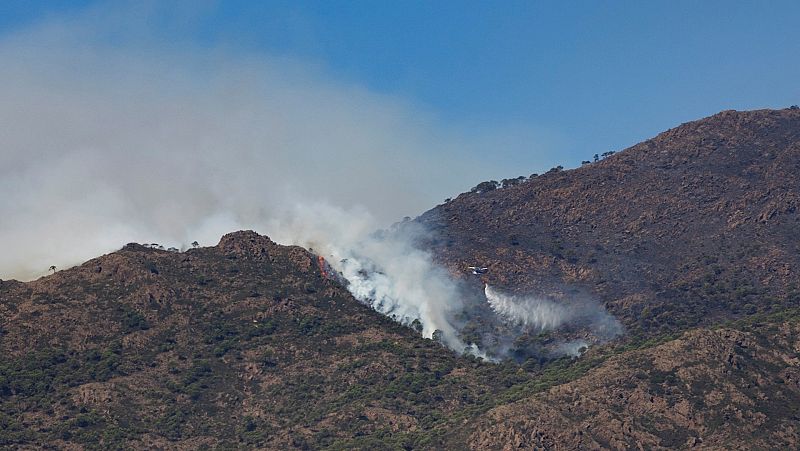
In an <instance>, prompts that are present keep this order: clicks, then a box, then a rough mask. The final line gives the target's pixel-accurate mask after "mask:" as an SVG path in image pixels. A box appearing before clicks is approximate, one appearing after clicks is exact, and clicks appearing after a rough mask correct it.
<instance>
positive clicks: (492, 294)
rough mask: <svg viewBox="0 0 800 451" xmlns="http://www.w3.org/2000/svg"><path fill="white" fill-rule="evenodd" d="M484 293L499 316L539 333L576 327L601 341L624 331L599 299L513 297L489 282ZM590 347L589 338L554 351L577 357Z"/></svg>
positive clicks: (574, 341) (564, 344)
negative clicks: (557, 301)
mask: <svg viewBox="0 0 800 451" xmlns="http://www.w3.org/2000/svg"><path fill="white" fill-rule="evenodd" d="M484 293H485V295H486V300H487V301H488V302H489V306H490V307H491V309H492V311H494V312H495V313H496V314H497V315H498V316H500V317H502V318H503V319H504V320H505V321H506V322H508V323H510V324H516V325H521V326H522V327H524V328H525V329H528V330H532V331H535V332H547V331H552V330H556V329H559V328H561V327H565V326H568V325H569V326H576V327H579V328H585V329H587V330H588V331H590V332H591V335H592V336H593V338H594V340H596V342H597V343H603V342H606V341H608V340H611V339H613V338H615V337H617V336H619V335H621V334H622V333H623V331H624V329H623V327H622V324H621V323H620V322H619V321H618V320H617V319H616V318H614V316H613V315H611V314H610V313H608V312H607V311H606V309H605V308H603V306H602V305H600V304H598V303H596V302H591V301H587V300H583V299H578V300H572V301H569V302H566V303H556V302H554V301H551V300H548V299H543V298H540V297H535V296H510V295H507V294H503V293H499V292H497V291H496V290H495V289H493V288H492V287H490V286H489V285H486V286H485V288H484ZM588 346H589V343H588V342H587V341H585V340H573V341H567V342H561V343H559V344H558V345H557V346H556V347H555V349H554V353H555V354H557V355H571V356H574V357H577V356H579V355H580V354H582V349H586V348H588Z"/></svg>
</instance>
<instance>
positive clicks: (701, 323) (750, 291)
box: [0, 109, 800, 450]
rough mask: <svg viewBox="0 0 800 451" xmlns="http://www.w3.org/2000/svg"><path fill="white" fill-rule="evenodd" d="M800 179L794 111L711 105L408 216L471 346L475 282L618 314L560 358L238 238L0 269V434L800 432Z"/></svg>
mask: <svg viewBox="0 0 800 451" xmlns="http://www.w3.org/2000/svg"><path fill="white" fill-rule="evenodd" d="M798 170H800V111H798V110H791V109H790V110H781V111H752V112H723V113H720V114H717V115H715V116H712V117H709V118H706V119H702V120H699V121H695V122H691V123H688V124H684V125H681V126H680V127H677V128H675V129H672V130H669V131H667V132H665V133H662V134H661V135H659V136H657V137H655V138H653V139H652V140H649V141H646V142H644V143H641V144H638V145H636V146H633V147H631V148H629V149H626V150H625V151H621V152H618V153H616V154H614V155H612V156H609V157H607V158H605V159H603V160H601V161H598V162H596V163H591V164H588V165H584V166H582V167H580V168H578V169H575V170H569V171H562V170H554V171H551V172H549V173H547V174H544V175H540V176H537V177H532V178H529V179H527V178H526V179H525V180H524V181H522V180H518V179H515V181H513V182H512V181H508V182H507V183H506V185H507V186H506V187H504V188H495V187H494V184H482V185H481V187H482V188H481V189H477V190H473V191H472V192H469V193H464V194H462V195H460V196H458V197H457V198H456V199H454V200H452V201H449V202H447V203H445V204H443V205H440V206H437V207H436V208H434V209H432V210H431V211H428V212H426V213H425V214H423V215H422V216H421V217H420V218H418V219H417V220H416V222H417V223H420V224H423V225H425V226H426V227H427V229H429V230H430V231H431V232H432V234H431V235H430V236H428V237H426V238H424V239H423V241H422V242H421V244H422V245H424V246H426V247H425V248H426V249H430V250H431V251H432V252H433V255H434V256H435V258H436V259H437V260H438V261H439V262H440V263H441V264H442V265H444V266H446V267H447V268H448V269H449V271H450V272H451V273H452V274H453V275H455V276H456V277H458V278H460V279H461V281H462V282H463V284H462V285H463V287H464V297H465V302H464V306H465V311H464V312H460V314H459V320H460V321H463V323H464V324H463V329H462V330H461V333H462V334H463V335H464V336H465V337H466V336H468V338H469V340H465V342H472V341H473V339H474V341H478V340H480V339H483V338H487V337H489V338H491V337H490V336H491V333H490V332H491V330H492V329H491V328H492V327H495V328H499V327H505V326H503V325H502V324H501V323H502V321H499V320H497V318H493V317H492V315H494V314H493V312H492V310H490V309H489V307H488V306H487V299H486V298H485V297H484V296H483V289H484V285H483V282H488V283H489V284H491V286H492V287H497V288H498V290H502V291H503V292H506V293H516V294H532V295H536V296H539V297H542V298H547V299H549V300H552V301H553V302H554V303H559V302H562V301H565V300H570V299H585V300H586V301H587V303H586V304H581V305H586V306H590V305H594V304H591V303H589V302H594V301H596V300H599V301H600V302H601V303H602V304H603V305H604V306H605V307H606V308H607V309H608V310H609V311H610V312H611V313H613V314H614V315H615V316H616V317H618V318H620V319H621V321H622V322H623V323H624V325H625V329H626V332H625V334H624V335H623V336H620V337H617V338H615V339H613V340H611V341H608V342H606V343H592V346H590V347H589V349H588V351H586V352H585V353H584V354H582V355H581V356H580V357H577V358H571V357H560V358H559V357H555V356H552V355H550V356H546V357H545V356H543V355H528V354H525V353H516V354H515V353H513V352H511V353H510V356H511V357H513V358H512V359H509V360H504V361H502V362H499V363H488V362H484V361H482V360H480V359H477V358H475V357H471V356H459V355H456V354H455V353H453V352H452V351H451V350H450V349H448V348H446V347H444V346H442V345H441V344H440V343H439V342H437V341H436V340H429V339H423V338H421V337H420V336H419V333H418V332H416V331H415V330H412V328H408V327H404V326H401V325H399V324H398V323H396V322H394V321H392V320H391V319H389V318H387V317H385V316H383V315H380V314H378V313H377V312H375V311H373V310H372V309H370V308H369V307H368V306H367V305H365V304H363V303H360V302H359V301H357V300H356V299H355V298H353V296H351V294H350V293H349V292H348V291H347V289H346V287H345V286H344V285H343V283H342V282H341V279H340V278H338V277H336V276H335V274H329V271H330V268H329V267H327V266H324V265H323V266H321V265H320V263H319V260H318V257H317V256H316V255H314V254H312V253H310V252H309V251H307V250H305V249H303V248H300V247H296V246H281V245H278V244H276V243H274V242H272V241H271V240H270V239H269V238H267V237H265V236H261V235H258V234H257V233H255V232H250V231H246V232H235V233H231V234H228V235H225V236H224V237H222V239H221V241H220V242H219V244H218V245H217V246H212V247H206V248H197V249H190V250H188V251H185V252H169V251H164V250H159V249H154V248H152V247H147V246H142V245H139V244H129V245H126V246H125V247H123V248H122V249H120V250H119V251H116V252H113V253H110V254H108V255H104V256H101V257H98V258H96V259H93V260H90V261H88V262H86V263H84V264H82V265H80V266H77V267H74V268H71V269H68V270H64V271H59V272H56V273H55V274H52V275H49V276H47V277H43V278H41V279H39V280H36V281H32V282H26V283H23V282H18V281H13V280H12V281H0V355H2V360H0V448H11V449H19V448H22V449H45V448H57V449H251V448H262V449H370V450H374V449H406V450H410V449H532V448H537V447H538V448H543V449H631V448H634V449H635V448H639V449H667V448H676V447H698V448H708V449H731V448H738V449H795V448H797V447H798V445H800V444H799V443H798V441H799V440H800V430H798V428H797V424H798V423H799V422H800V410H798V406H800V293H798V287H797V285H796V284H797V268H798V264H800V261H799V260H800V252H798V251H800V248H799V247H800V244H799V243H798V240H797V239H796V236H797V232H798V229H800V223H798V219H799V218H798V211H797V207H798V204H799V203H800V186H799V185H798V178H797V177H796V174H797V173H798ZM401 226H402V225H401ZM470 265H485V266H487V267H488V268H489V269H488V272H486V273H485V274H478V275H475V274H472V273H471V271H469V270H468V269H467V266H470ZM484 326H485V327H484ZM495 330H496V329H495ZM584 333H586V332H585V331H581V330H577V329H575V330H568V331H566V332H564V331H556V332H547V333H538V332H536V331H531V332H530V333H527V334H524V335H522V336H520V337H518V338H517V339H516V340H515V343H513V346H518V345H519V348H520V349H521V348H524V347H525V346H526V343H527V344H531V343H534V344H536V343H549V344H553V343H557V342H558V340H559V339H561V338H564V337H568V338H576V337H577V338H580V337H581V334H584ZM557 334H565V335H564V336H563V337H562V336H557ZM489 338H487V339H489ZM495 338H496V337H495Z"/></svg>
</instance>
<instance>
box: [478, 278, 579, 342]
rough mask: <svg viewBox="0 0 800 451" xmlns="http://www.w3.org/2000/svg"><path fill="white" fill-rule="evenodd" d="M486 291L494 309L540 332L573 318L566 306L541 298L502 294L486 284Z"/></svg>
mask: <svg viewBox="0 0 800 451" xmlns="http://www.w3.org/2000/svg"><path fill="white" fill-rule="evenodd" d="M484 292H485V293H486V299H487V300H488V301H489V306H490V307H491V308H492V310H493V311H494V312H495V313H496V314H498V315H500V316H501V317H503V318H504V319H506V320H507V321H509V322H511V323H515V324H520V325H522V326H524V327H526V328H530V329H534V330H536V331H538V332H544V331H548V330H553V329H557V328H558V327H559V326H561V325H562V324H564V323H566V322H568V321H569V320H570V319H572V318H573V315H572V313H571V312H570V311H569V310H567V309H566V308H565V307H564V306H562V305H559V304H556V303H554V302H552V301H548V300H546V299H539V298H520V297H514V296H508V295H504V294H500V293H498V292H496V291H495V290H493V289H492V287H490V286H489V285H486V287H485V289H484Z"/></svg>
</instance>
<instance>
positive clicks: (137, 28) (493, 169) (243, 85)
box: [0, 2, 532, 280]
mask: <svg viewBox="0 0 800 451" xmlns="http://www.w3.org/2000/svg"><path fill="white" fill-rule="evenodd" d="M131 9H132V10H135V11H137V14H142V15H143V16H140V17H136V18H133V19H131V18H128V17H123V18H121V16H120V14H117V13H108V11H104V10H102V9H100V10H93V11H89V12H87V13H86V14H83V15H80V14H78V15H75V16H72V17H67V18H64V17H60V18H59V17H54V18H52V19H51V20H49V21H48V22H44V23H40V24H36V25H33V26H31V27H29V28H27V29H22V30H19V31H17V32H15V33H12V34H5V35H0V123H2V127H0V192H2V196H0V278H19V279H24V280H29V279H32V278H36V277H39V276H42V275H45V274H46V273H47V268H49V267H50V265H56V266H57V267H59V268H64V267H69V266H71V265H74V264H77V263H80V262H82V261H85V260H87V259H89V258H92V257H95V256H97V255H99V254H102V253H105V252H109V251H112V250H115V249H118V248H120V247H121V246H122V245H124V244H125V243H127V242H131V241H136V242H158V243H161V244H163V245H165V246H167V247H169V246H175V247H179V248H180V247H182V246H186V245H188V243H191V242H192V241H195V240H197V241H199V242H200V243H201V244H203V245H207V244H211V243H214V242H216V240H217V239H218V238H219V236H221V235H222V234H224V233H227V232H230V231H232V230H236V229H241V228H253V229H257V230H260V231H262V232H265V233H268V234H272V230H271V229H268V228H265V227H263V225H264V224H267V223H268V222H269V221H270V220H272V219H273V218H274V216H275V212H276V211H277V210H281V209H286V208H287V206H288V205H294V204H297V203H303V202H308V201H309V200H311V201H313V202H322V203H330V204H332V205H336V206H337V207H341V208H343V209H345V210H350V209H352V208H353V207H355V206H356V205H364V206H366V208H368V209H369V210H370V211H371V212H372V213H373V214H374V215H375V216H376V217H377V218H378V222H379V223H381V224H383V225H386V224H389V223H391V222H394V221H395V220H397V219H398V218H401V217H403V216H405V215H414V214H418V213H420V212H422V211H424V210H425V209H427V208H430V207H431V206H433V205H435V204H436V203H438V202H440V201H441V200H442V199H444V198H445V197H449V196H451V195H452V194H453V193H455V192H460V191H463V190H464V189H465V188H466V187H469V186H471V185H473V184H474V183H475V181H476V180H482V179H484V178H486V177H492V176H494V175H497V174H502V173H509V172H510V171H511V169H510V166H511V165H512V164H513V162H508V163H506V164H508V165H509V167H502V166H500V165H498V163H497V162H498V161H502V159H501V158H497V155H496V154H495V153H494V152H495V151H496V149H497V148H504V149H505V150H507V151H508V152H509V153H512V154H513V153H514V152H517V151H519V147H518V148H514V147H513V146H507V145H506V144H505V143H507V142H508V141H509V140H512V141H513V140H515V139H516V140H517V141H518V142H519V143H518V146H522V145H525V146H529V145H531V141H532V140H531V139H521V138H520V137H519V135H516V137H514V136H510V135H513V134H507V135H509V136H505V137H502V136H498V132H497V131H491V130H483V131H482V130H479V129H478V128H476V127H459V126H456V125H453V124H451V123H443V122H442V120H440V119H439V118H437V117H436V115H435V114H433V113H432V112H430V111H428V110H427V109H426V108H425V107H423V106H419V105H415V104H413V103H412V102H409V101H408V100H406V99H403V98H400V97H396V96H392V95H386V94H381V93H375V92H372V91H370V90H369V89H366V88H363V87H360V86H356V85H353V84H350V83H346V82H343V81H337V80H335V79H333V77H331V76H329V75H328V74H327V73H326V71H325V69H324V68H322V67H320V66H319V65H313V64H309V63H306V62H303V61H297V60H292V59H290V58H286V57H275V56H270V55H264V54H242V53H238V52H236V51H229V49H225V48H217V49H215V48H198V47H193V46H191V45H183V46H181V45H170V46H165V45H160V44H159V43H155V45H154V44H153V43H151V42H150V41H149V40H148V39H150V37H151V36H152V35H153V34H154V33H151V31H152V30H150V29H148V28H147V26H148V25H147V24H149V23H152V22H157V21H154V20H151V18H150V17H147V11H146V10H147V8H140V7H139V2H136V3H135V4H134V5H133V6H132V7H131ZM139 10H143V11H145V12H142V13H139ZM180 16H181V17H182V18H183V17H188V16H186V15H180ZM110 43H113V44H110ZM503 132H505V130H503ZM498 142H500V143H503V144H502V145H499V144H498ZM482 154H485V155H492V157H491V158H485V161H477V160H476V159H477V158H484V157H480V155H482ZM519 154H520V155H522V154H530V152H524V153H523V152H519ZM349 219H352V220H356V219H353V218H349ZM345 229H346V228H345Z"/></svg>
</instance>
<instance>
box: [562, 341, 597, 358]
mask: <svg viewBox="0 0 800 451" xmlns="http://www.w3.org/2000/svg"><path fill="white" fill-rule="evenodd" d="M587 349H589V342H588V341H586V340H572V341H567V342H563V343H559V344H558V345H557V346H556V348H555V350H554V354H556V355H568V356H570V357H580V356H581V355H583V353H584V352H586V350H587Z"/></svg>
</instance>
